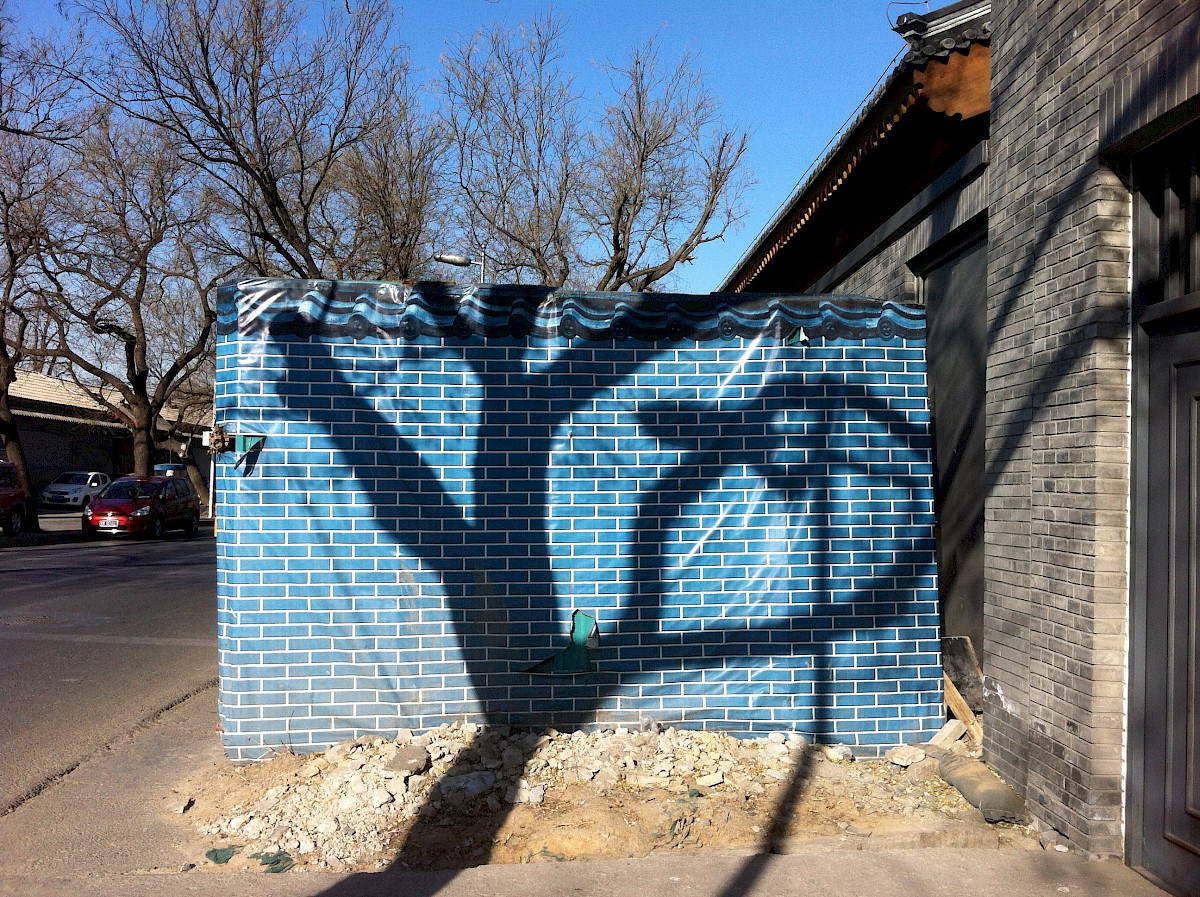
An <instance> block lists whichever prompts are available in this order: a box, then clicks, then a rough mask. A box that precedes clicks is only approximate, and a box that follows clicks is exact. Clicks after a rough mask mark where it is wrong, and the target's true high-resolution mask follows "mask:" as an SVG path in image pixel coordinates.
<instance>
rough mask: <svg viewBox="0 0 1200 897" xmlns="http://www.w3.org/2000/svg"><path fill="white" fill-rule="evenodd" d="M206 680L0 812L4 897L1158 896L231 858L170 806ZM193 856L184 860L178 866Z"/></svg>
mask: <svg viewBox="0 0 1200 897" xmlns="http://www.w3.org/2000/svg"><path fill="white" fill-rule="evenodd" d="M214 700H215V690H213V689H209V690H207V691H205V692H202V693H200V694H199V695H196V696H195V697H193V698H190V699H189V700H187V701H185V702H183V703H182V704H180V705H179V706H177V707H175V708H174V709H172V710H171V711H169V712H168V713H166V714H164V715H163V716H162V717H161V718H160V719H159V720H158V721H157V722H156V723H155V724H153V725H152V726H150V727H148V728H147V729H145V730H143V731H141V732H138V733H135V734H134V735H132V736H130V737H127V738H125V739H123V740H122V741H121V742H120V743H118V744H114V745H112V746H111V747H110V749H108V750H107V751H105V752H104V753H102V754H101V755H99V756H97V757H95V758H93V759H92V760H90V761H88V762H86V763H84V764H83V765H82V766H80V767H79V768H78V769H77V770H75V772H73V773H71V774H70V775H69V776H67V777H66V778H64V779H63V780H62V781H60V782H58V783H56V784H55V785H53V786H51V787H50V788H48V789H47V790H46V791H44V792H43V793H42V794H40V795H39V796H38V797H36V798H34V799H33V800H31V801H29V802H27V803H26V804H24V805H22V806H21V807H19V808H17V810H16V811H14V812H13V813H10V814H9V815H7V816H4V817H0V895H3V897H9V895H12V897H77V895H78V897H90V895H97V897H151V895H153V897H176V895H219V897H259V895H262V897H275V895H279V897H384V895H388V897H398V895H404V897H426V895H435V894H437V895H444V897H492V895H494V897H509V895H511V897H561V895H567V894H569V895H573V897H625V895H628V897H659V895H662V897H676V895H679V897H683V895H687V897H741V895H760V897H768V895H769V897H791V895H796V897H801V895H803V897H813V895H818V897H876V895H896V897H910V895H911V897H963V895H970V897H1058V895H1060V894H1069V895H1073V897H1164V895H1165V892H1163V891H1161V890H1159V889H1158V888H1155V887H1154V886H1153V885H1151V884H1150V883H1149V882H1147V881H1145V880H1144V879H1142V878H1141V877H1140V876H1138V875H1137V874H1136V873H1134V872H1133V871H1131V870H1130V869H1127V868H1126V867H1124V866H1122V865H1120V864H1119V863H1114V862H1087V861H1084V860H1081V859H1079V858H1078V857H1075V856H1072V855H1070V854H1063V853H1057V852H1054V851H1044V852H1042V851H1028V850H1001V849H957V850H955V849H924V850H881V849H869V845H868V849H861V850H830V848H829V845H814V848H813V852H807V853H806V852H801V853H794V854H790V855H788V856H769V855H742V854H734V853H724V852H722V853H718V852H713V851H705V852H700V853H674V854H667V855H655V856H653V857H649V858H645V859H634V860H613V861H606V862H586V863H585V862H576V863H543V864H533V865H520V866H483V867H479V868H476V869H468V870H464V871H461V872H430V873H414V872H397V873H380V874H374V875H332V874H319V873H301V872H289V873H285V874H282V875H268V874H262V873H230V872H222V871H218V867H215V866H212V865H211V864H207V863H206V862H205V861H204V860H203V853H204V851H205V850H206V849H207V847H208V846H209V845H208V844H207V843H206V842H205V841H204V840H203V839H202V838H201V837H200V835H199V834H198V833H197V832H196V831H195V830H194V829H193V828H192V826H191V824H190V823H189V822H188V821H187V819H186V817H184V816H181V815H179V814H178V813H176V812H175V810H176V809H177V808H178V807H179V806H180V805H181V804H182V802H183V800H184V798H185V797H186V794H185V793H184V783H185V782H186V780H187V779H188V777H189V776H190V775H191V774H192V773H193V772H195V771H197V770H200V769H203V768H204V767H205V766H206V765H208V764H210V763H218V762H222V753H221V748H220V744H219V741H218V738H217V736H216V733H215V730H214V724H215V722H216V709H215V706H214ZM191 864H196V865H195V868H192V869H190V870H189V871H180V870H181V869H183V868H186V867H187V866H189V865H191Z"/></svg>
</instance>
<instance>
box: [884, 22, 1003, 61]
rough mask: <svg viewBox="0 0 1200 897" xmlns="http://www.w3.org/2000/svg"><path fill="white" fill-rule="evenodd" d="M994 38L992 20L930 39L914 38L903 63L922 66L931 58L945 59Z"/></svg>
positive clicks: (987, 42)
mask: <svg viewBox="0 0 1200 897" xmlns="http://www.w3.org/2000/svg"><path fill="white" fill-rule="evenodd" d="M991 40H992V23H991V20H990V19H989V20H987V21H984V22H979V23H976V24H972V25H971V26H970V27H968V28H964V29H962V30H961V31H959V32H958V33H948V34H940V35H935V36H933V37H932V38H930V39H929V40H921V39H919V38H918V39H914V40H913V41H911V42H910V43H909V51H908V53H906V54H905V55H904V59H903V60H902V61H901V65H912V66H921V65H924V64H925V63H927V62H929V60H931V59H945V58H946V57H947V56H949V55H950V54H951V53H954V52H965V51H967V50H969V49H970V48H971V45H972V44H990V43H991Z"/></svg>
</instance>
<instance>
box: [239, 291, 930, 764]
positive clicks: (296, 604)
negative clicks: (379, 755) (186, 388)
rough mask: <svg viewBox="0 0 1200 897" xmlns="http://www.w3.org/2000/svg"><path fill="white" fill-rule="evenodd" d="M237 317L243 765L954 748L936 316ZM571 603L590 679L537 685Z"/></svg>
mask: <svg viewBox="0 0 1200 897" xmlns="http://www.w3.org/2000/svg"><path fill="white" fill-rule="evenodd" d="M735 303H736V304H735ZM219 315H220V322H219V329H220V333H221V335H220V338H219V342H218V350H217V351H218V375H217V393H216V396H217V398H216V409H217V411H216V413H217V422H218V423H219V424H221V425H222V426H223V427H225V428H226V429H227V430H228V431H229V432H230V433H235V434H240V435H242V436H243V437H244V436H246V435H251V436H263V437H265V438H264V440H263V442H262V443H261V446H260V450H257V451H251V452H250V453H248V454H245V455H236V454H230V453H226V454H223V455H220V456H218V465H217V490H218V492H217V496H218V509H219V510H218V523H217V538H218V601H219V608H218V627H219V628H218V636H219V649H220V658H219V664H220V681H221V687H220V709H221V717H222V726H223V728H224V730H225V735H224V740H225V746H226V749H227V751H228V752H229V754H230V755H231V756H233V757H234V758H235V759H253V758H256V757H259V756H262V755H263V754H264V753H265V752H266V751H268V750H270V749H274V748H279V747H280V746H286V747H289V748H291V749H294V750H300V751H304V750H314V749H319V748H321V747H324V746H326V745H328V744H331V743H333V742H336V741H339V740H342V739H345V738H350V737H357V736H359V735H363V734H367V733H382V734H394V732H395V730H396V729H398V728H416V729H423V728H427V727H431V726H435V725H438V724H441V723H444V722H448V721H452V720H469V721H473V722H477V723H482V724H497V725H518V726H535V727H536V726H546V725H553V726H556V727H558V728H568V727H573V726H587V725H592V724H613V723H635V724H636V723H638V722H641V721H644V720H654V721H659V722H662V723H664V724H668V725H681V726H687V727H695V728H710V729H722V730H726V731H732V732H738V733H751V732H763V731H766V730H772V729H795V730H797V731H800V732H803V733H805V734H807V735H809V736H810V737H815V738H817V739H819V740H822V741H825V742H842V743H847V744H850V745H854V746H856V747H857V748H858V749H860V750H862V751H865V752H868V753H871V752H874V751H877V750H879V749H881V748H885V747H887V746H891V745H895V744H899V743H901V742H902V741H905V740H911V739H913V738H919V739H921V740H924V739H925V738H927V737H928V735H929V734H931V733H932V732H934V731H936V729H937V728H938V726H939V725H940V724H941V721H942V704H941V700H942V698H941V665H940V657H939V655H938V628H937V611H938V608H937V590H936V583H935V579H934V570H935V566H934V538H933V510H932V492H931V467H930V456H929V453H930V448H929V445H930V439H929V433H928V411H927V401H926V393H925V375H924V352H923V343H922V339H923V321H922V320H921V318H920V311H919V310H915V309H910V308H903V307H898V306H894V305H886V306H885V305H880V304H878V303H873V302H868V301H865V300H862V299H856V298H844V297H840V298H830V297H811V296H810V297H746V296H736V297H735V296H729V297H720V296H711V297H710V296H705V297H678V296H668V295H651V294H646V295H637V294H623V295H622V296H620V297H619V298H614V297H613V296H612V295H611V294H609V295H604V294H586V293H567V292H552V291H550V290H546V289H539V288H498V287H497V288H474V287H460V288H454V287H447V286H445V285H440V284H416V285H415V286H402V285H395V284H391V285H387V284H384V285H381V284H336V285H335V284H332V283H329V282H289V281H247V282H243V283H241V284H237V285H230V286H227V287H225V288H223V289H222V291H221V293H220V299H219ZM799 327H803V328H804V330H805V333H806V335H808V336H809V337H810V339H809V343H808V345H807V346H805V345H795V346H788V345H784V340H785V339H786V338H787V337H788V336H789V335H791V334H793V333H794V332H795V331H796V330H797V328H799ZM242 447H243V448H244V447H245V446H244V445H243V446H242ZM575 609H579V610H582V611H585V612H587V613H588V614H590V615H592V616H594V617H596V619H597V621H598V636H599V644H598V646H596V647H594V648H592V649H590V654H591V657H592V659H593V661H594V664H595V670H594V671H592V672H587V673H578V674H568V673H554V674H539V673H531V672H529V669H530V668H531V667H532V666H534V665H535V664H537V663H538V662H539V661H543V660H545V659H546V658H548V657H550V656H552V655H554V654H555V653H556V652H559V651H561V650H562V649H563V648H565V647H566V646H567V645H568V643H569V640H568V633H569V630H570V626H571V614H572V611H573V610H575Z"/></svg>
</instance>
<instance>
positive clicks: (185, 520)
mask: <svg viewBox="0 0 1200 897" xmlns="http://www.w3.org/2000/svg"><path fill="white" fill-rule="evenodd" d="M82 522H83V532H84V535H86V536H95V535H142V536H146V537H147V538H150V539H157V538H158V537H160V536H161V535H162V534H163V532H165V531H166V530H169V529H181V530H183V531H184V532H186V533H187V534H188V535H189V536H194V535H196V531H197V530H198V529H199V528H200V499H199V498H198V497H197V496H196V490H195V489H193V488H192V484H191V483H190V482H188V480H187V479H186V478H185V477H133V476H130V477H118V478H117V479H115V480H113V481H112V482H111V483H109V484H108V486H107V488H105V490H104V491H103V492H101V493H100V494H99V495H97V496H96V497H95V498H93V499H92V502H91V504H89V505H88V506H87V508H86V509H85V510H84V512H83V521H82Z"/></svg>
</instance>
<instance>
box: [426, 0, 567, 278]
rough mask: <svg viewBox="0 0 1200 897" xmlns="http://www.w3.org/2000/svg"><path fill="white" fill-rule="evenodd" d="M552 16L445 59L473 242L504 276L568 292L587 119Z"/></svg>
mask: <svg viewBox="0 0 1200 897" xmlns="http://www.w3.org/2000/svg"><path fill="white" fill-rule="evenodd" d="M562 34H563V26H562V23H561V22H560V21H559V20H558V19H556V18H554V17H553V16H546V17H545V18H541V19H535V20H534V21H533V22H531V23H529V24H528V25H522V26H520V27H518V28H516V29H513V30H506V29H503V28H495V29H493V30H492V31H491V32H489V33H488V34H486V35H484V34H477V35H475V36H474V37H473V38H471V39H470V40H468V41H466V42H464V43H462V44H460V45H459V46H458V47H457V48H455V49H454V50H453V51H452V52H451V53H449V54H447V55H446V56H445V57H444V58H443V65H444V68H445V72H444V77H443V89H444V94H445V96H444V99H445V119H446V124H447V128H448V130H449V134H450V139H451V141H452V143H453V148H454V156H455V167H456V173H457V182H458V187H459V188H460V190H461V201H462V202H463V204H464V205H465V207H466V213H467V214H466V215H465V223H466V229H467V230H468V234H467V235H466V236H467V239H468V240H469V241H470V242H471V243H473V244H474V245H478V246H486V248H487V252H488V254H489V257H490V259H491V260H492V263H493V267H494V269H495V270H496V271H497V273H498V274H501V275H507V276H508V277H510V278H512V279H514V280H516V281H518V282H521V281H525V280H533V281H534V282H536V283H541V284H546V285H551V286H561V285H563V284H565V283H567V282H568V280H569V279H570V277H571V273H572V270H573V268H574V266H575V265H576V263H577V262H578V258H579V256H578V252H579V240H580V236H581V233H582V231H581V227H580V221H579V219H578V215H577V211H576V209H577V205H578V204H577V202H576V199H577V197H578V195H579V189H580V185H581V181H580V179H581V177H582V175H583V173H584V170H585V169H586V167H587V159H586V158H585V156H586V153H587V147H588V143H587V139H586V135H585V132H584V128H583V118H582V111H581V107H580V100H579V97H578V96H577V95H576V93H575V91H574V88H573V86H572V83H571V79H570V77H568V76H567V74H566V73H565V72H564V71H563V69H562V67H561V60H562V51H561V46H560V45H561V42H562Z"/></svg>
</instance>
